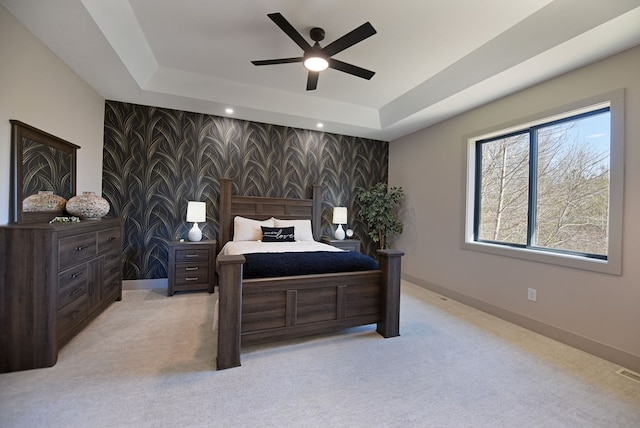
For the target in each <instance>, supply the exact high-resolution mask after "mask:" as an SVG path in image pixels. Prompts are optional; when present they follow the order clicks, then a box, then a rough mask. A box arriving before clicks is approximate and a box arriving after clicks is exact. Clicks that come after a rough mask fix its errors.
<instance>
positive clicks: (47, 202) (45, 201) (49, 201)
mask: <svg viewBox="0 0 640 428" xmlns="http://www.w3.org/2000/svg"><path fill="white" fill-rule="evenodd" d="M66 203H67V200H66V199H65V198H63V197H62V196H58V195H54V194H53V190H41V191H39V192H38V193H37V194H35V195H31V196H27V197H26V198H24V200H23V201H22V211H23V212H45V211H62V210H63V209H64V205H65V204H66Z"/></svg>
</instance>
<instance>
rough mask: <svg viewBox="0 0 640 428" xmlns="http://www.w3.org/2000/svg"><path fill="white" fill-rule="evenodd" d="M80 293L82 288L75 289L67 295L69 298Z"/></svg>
mask: <svg viewBox="0 0 640 428" xmlns="http://www.w3.org/2000/svg"><path fill="white" fill-rule="evenodd" d="M81 291H82V288H76V289H74V290H73V291H72V292H71V293H69V296H75V295H76V294H78V293H79V292H81Z"/></svg>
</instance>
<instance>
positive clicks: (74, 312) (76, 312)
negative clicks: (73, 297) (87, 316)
mask: <svg viewBox="0 0 640 428" xmlns="http://www.w3.org/2000/svg"><path fill="white" fill-rule="evenodd" d="M81 313H82V311H79V310H75V311H73V312H71V313H70V314H69V319H70V320H72V319H74V318H75V317H77V316H78V315H80V314H81Z"/></svg>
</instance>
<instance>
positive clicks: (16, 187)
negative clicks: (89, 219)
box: [9, 120, 80, 223]
mask: <svg viewBox="0 0 640 428" xmlns="http://www.w3.org/2000/svg"><path fill="white" fill-rule="evenodd" d="M9 122H11V200H10V204H9V217H10V218H9V221H10V222H12V223H36V222H44V221H49V220H51V219H52V218H54V217H56V216H59V215H63V214H64V211H63V210H57V211H40V212H23V211H22V200H23V199H24V195H23V185H24V182H23V180H24V177H25V175H24V174H25V171H23V160H24V156H23V155H24V139H25V138H27V139H29V140H31V141H34V142H36V143H40V144H42V145H44V146H48V147H51V148H53V149H56V150H59V151H61V152H63V153H67V154H69V155H70V156H71V161H70V169H71V171H69V173H70V177H71V183H70V188H69V189H64V190H63V189H54V193H56V194H58V195H60V194H62V193H63V192H65V191H67V192H69V193H70V194H71V195H75V194H76V180H77V178H76V151H77V150H78V149H79V148H80V146H77V145H75V144H73V143H70V142H68V141H65V140H63V139H62V138H58V137H56V136H55V135H51V134H49V133H47V132H44V131H41V130H39V129H37V128H34V127H33V126H31V125H27V124H26V123H23V122H20V121H19V120H10V121H9Z"/></svg>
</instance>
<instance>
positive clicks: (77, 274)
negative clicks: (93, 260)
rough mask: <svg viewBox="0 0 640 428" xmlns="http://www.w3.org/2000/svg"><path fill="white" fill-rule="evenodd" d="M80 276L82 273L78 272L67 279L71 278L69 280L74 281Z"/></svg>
mask: <svg viewBox="0 0 640 428" xmlns="http://www.w3.org/2000/svg"><path fill="white" fill-rule="evenodd" d="M80 275H82V271H80V272H76V273H73V274H71V275H69V278H71V279H76V278H77V277H79V276H80Z"/></svg>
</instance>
